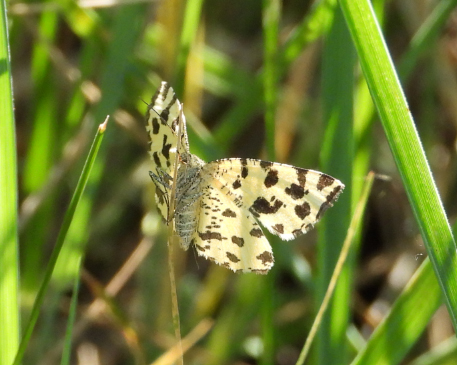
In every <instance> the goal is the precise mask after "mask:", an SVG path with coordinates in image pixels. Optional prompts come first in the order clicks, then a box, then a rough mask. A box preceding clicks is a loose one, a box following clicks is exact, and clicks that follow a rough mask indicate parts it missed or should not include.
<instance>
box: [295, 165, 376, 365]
mask: <svg viewBox="0 0 457 365" xmlns="http://www.w3.org/2000/svg"><path fill="white" fill-rule="evenodd" d="M373 181H374V173H373V172H370V173H369V174H368V176H367V178H366V180H365V185H364V187H363V190H362V194H361V196H360V200H359V202H358V204H357V207H356V209H355V213H354V215H353V216H352V220H351V224H350V225H349V228H348V232H347V235H346V239H345V240H344V243H343V247H342V248H341V252H340V256H339V257H338V261H337V263H336V265H335V269H334V271H333V274H332V277H331V279H330V283H329V285H328V287H327V292H326V293H325V296H324V299H323V301H322V304H321V306H320V308H319V311H318V312H317V315H316V318H315V319H314V322H313V325H312V326H311V330H310V331H309V334H308V337H307V338H306V342H305V345H304V346H303V349H302V351H301V353H300V356H299V357H298V360H297V365H303V364H304V363H305V361H306V358H307V356H308V354H309V350H310V349H311V345H312V343H313V340H314V338H315V336H316V333H317V330H318V328H319V325H320V324H321V321H322V318H323V316H324V313H325V311H326V310H327V308H328V304H329V303H330V299H331V298H332V295H333V292H334V290H335V286H336V284H337V282H338V278H339V277H340V274H341V271H342V270H343V266H344V264H345V262H346V259H347V257H348V254H349V250H350V248H351V245H352V243H353V242H354V239H355V237H356V234H357V232H358V231H359V230H360V226H361V224H362V221H363V213H364V212H365V208H366V206H367V202H368V197H369V196H370V192H371V188H372V186H373Z"/></svg>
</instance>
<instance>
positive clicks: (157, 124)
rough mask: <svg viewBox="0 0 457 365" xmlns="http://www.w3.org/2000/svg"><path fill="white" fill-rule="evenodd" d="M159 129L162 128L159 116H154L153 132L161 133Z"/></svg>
mask: <svg viewBox="0 0 457 365" xmlns="http://www.w3.org/2000/svg"><path fill="white" fill-rule="evenodd" d="M153 113H154V112H153ZM159 130H160V123H159V120H158V118H152V134H157V133H159Z"/></svg>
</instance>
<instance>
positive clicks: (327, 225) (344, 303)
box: [316, 9, 360, 364]
mask: <svg viewBox="0 0 457 365" xmlns="http://www.w3.org/2000/svg"><path fill="white" fill-rule="evenodd" d="M323 57H324V60H323V72H322V89H323V90H322V94H323V109H324V110H323V113H324V121H325V137H324V144H323V148H322V151H321V161H322V171H324V172H325V173H328V174H330V175H332V176H334V177H336V178H338V179H339V180H341V181H342V182H343V183H344V184H345V185H346V188H345V191H344V192H343V194H342V195H341V197H340V198H339V199H338V202H337V204H335V206H334V207H333V208H332V209H330V210H329V211H328V212H326V217H324V219H323V220H322V222H321V224H319V226H318V227H317V228H318V231H319V244H318V255H319V256H318V260H319V270H318V272H319V277H318V294H317V298H316V299H317V301H318V303H321V301H322V298H323V296H324V294H325V292H326V291H327V287H328V284H329V281H330V278H331V276H332V273H333V270H334V267H335V264H336V262H337V260H338V255H339V251H340V248H341V246H342V244H343V241H344V238H345V237H346V234H347V229H348V226H349V222H350V217H351V210H352V205H353V203H352V183H351V180H352V174H353V173H352V169H353V166H352V161H353V153H354V141H353V97H354V96H353V89H354V87H353V84H354V80H353V69H354V60H355V57H354V48H353V47H352V44H351V38H350V35H349V32H348V30H347V27H346V24H345V22H344V18H343V15H342V13H341V11H340V10H339V9H337V11H336V12H335V17H334V21H333V24H332V27H331V28H330V31H329V33H328V35H327V37H326V38H325V46H324V56H323ZM359 194H360V193H359ZM353 255H354V253H351V258H352V257H353ZM353 262H354V260H352V259H350V260H349V261H348V265H346V266H345V269H344V271H343V272H342V274H341V275H342V280H340V281H339V283H338V286H337V288H336V290H335V295H334V297H333V299H332V301H331V304H330V306H329V309H328V311H327V313H325V316H324V318H323V321H322V325H321V328H320V329H319V341H318V343H317V345H318V355H317V356H318V358H319V360H318V362H319V363H321V364H334V363H337V362H338V361H341V360H342V359H344V358H345V357H346V356H347V355H346V353H347V345H346V341H345V337H346V330H347V325H348V322H349V307H350V305H349V302H350V297H351V291H352V289H351V288H352V279H351V277H352V270H353ZM343 308H344V310H343Z"/></svg>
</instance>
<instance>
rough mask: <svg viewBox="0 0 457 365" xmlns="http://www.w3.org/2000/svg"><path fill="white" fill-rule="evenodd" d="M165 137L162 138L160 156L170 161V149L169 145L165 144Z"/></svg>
mask: <svg viewBox="0 0 457 365" xmlns="http://www.w3.org/2000/svg"><path fill="white" fill-rule="evenodd" d="M167 139H168V138H167V135H165V134H164V136H163V143H162V155H164V156H165V158H166V159H167V160H168V159H170V148H171V143H168V144H167Z"/></svg>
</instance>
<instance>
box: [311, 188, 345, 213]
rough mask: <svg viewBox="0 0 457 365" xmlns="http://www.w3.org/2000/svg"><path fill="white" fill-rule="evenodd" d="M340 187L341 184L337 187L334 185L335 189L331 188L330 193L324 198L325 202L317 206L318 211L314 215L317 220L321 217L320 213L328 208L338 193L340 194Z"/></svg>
mask: <svg viewBox="0 0 457 365" xmlns="http://www.w3.org/2000/svg"><path fill="white" fill-rule="evenodd" d="M341 188H342V187H341V185H338V186H337V187H335V189H333V190H332V192H331V193H330V194H328V195H327V199H326V200H325V202H323V203H322V205H321V207H320V208H319V212H318V213H317V216H316V219H317V220H319V219H321V217H322V214H324V212H325V211H326V210H327V209H328V208H330V207H332V206H333V202H334V201H335V200H336V198H338V195H340V193H341Z"/></svg>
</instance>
